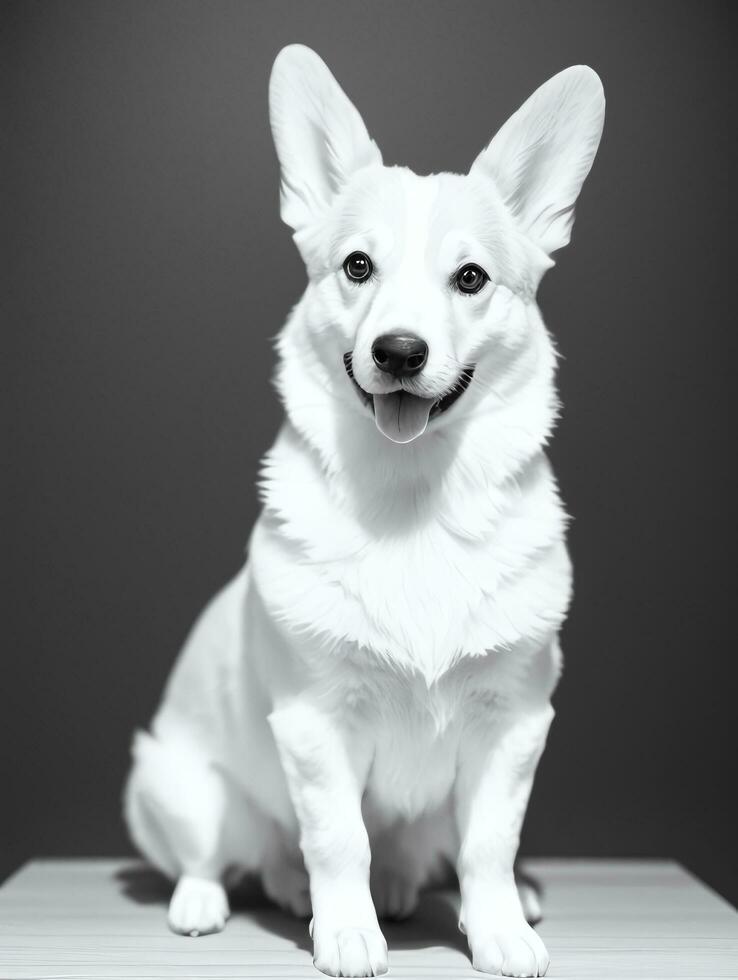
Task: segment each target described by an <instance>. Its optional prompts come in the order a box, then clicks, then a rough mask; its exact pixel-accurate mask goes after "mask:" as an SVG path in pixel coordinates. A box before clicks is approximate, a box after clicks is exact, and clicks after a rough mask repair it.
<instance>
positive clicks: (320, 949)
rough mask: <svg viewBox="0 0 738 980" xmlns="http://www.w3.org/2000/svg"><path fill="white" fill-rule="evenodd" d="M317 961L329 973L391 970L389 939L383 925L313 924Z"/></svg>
mask: <svg viewBox="0 0 738 980" xmlns="http://www.w3.org/2000/svg"><path fill="white" fill-rule="evenodd" d="M311 932H312V935H313V943H314V951H313V963H314V964H315V967H316V969H318V970H320V972H321V973H327V974H328V976H329V977H379V976H382V974H384V973H386V972H387V943H386V941H385V938H384V936H383V935H382V933H381V932H380V931H379V929H357V928H352V927H348V928H344V929H339V930H338V932H330V931H323V930H321V929H317V928H313V924H312V923H311Z"/></svg>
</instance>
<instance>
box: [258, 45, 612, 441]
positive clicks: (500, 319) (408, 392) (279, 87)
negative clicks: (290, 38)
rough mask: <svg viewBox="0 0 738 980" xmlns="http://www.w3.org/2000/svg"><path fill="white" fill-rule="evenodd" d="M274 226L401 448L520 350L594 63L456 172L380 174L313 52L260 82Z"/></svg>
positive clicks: (328, 356)
mask: <svg viewBox="0 0 738 980" xmlns="http://www.w3.org/2000/svg"><path fill="white" fill-rule="evenodd" d="M270 111H271V122H272V130H273V133H274V138H275V143H276V147H277V152H278V155H279V159H280V163H281V167H282V194H281V200H282V217H283V219H284V220H285V222H286V223H287V224H289V225H290V226H291V227H292V228H293V230H294V233H295V234H294V237H295V241H296V242H297V245H298V248H299V249H300V252H301V254H302V256H303V259H304V261H305V265H306V268H307V272H308V276H309V279H310V294H309V298H310V307H311V310H312V311H313V316H311V318H310V322H311V324H312V327H311V346H312V349H313V352H314V354H315V356H316V357H317V358H318V359H319V360H320V361H321V363H322V364H323V365H324V366H325V367H326V368H327V369H328V370H329V371H336V372H341V373H343V374H344V377H343V380H342V384H344V385H345V386H351V387H353V389H354V391H355V395H356V405H357V406H360V407H361V408H362V410H363V411H364V412H366V413H367V414H371V413H373V415H374V418H375V421H376V424H377V427H378V428H379V430H380V431H381V432H382V433H383V434H384V435H385V436H387V438H389V439H391V440H392V441H393V442H397V443H407V442H411V441H413V440H414V439H416V438H418V437H419V436H420V435H422V433H423V432H425V430H426V429H427V428H428V426H429V425H431V426H434V425H442V424H444V423H445V422H447V421H448V419H451V418H453V415H454V412H458V408H456V406H457V404H458V403H459V402H460V401H461V400H462V399H463V398H464V395H465V393H466V392H467V390H468V389H469V388H470V387H471V386H472V385H473V384H474V383H475V379H476V383H477V386H479V385H480V382H481V384H483V386H484V388H485V389H489V388H490V387H493V386H494V382H495V376H496V374H499V373H500V372H503V371H506V370H509V367H510V358H511V357H514V356H515V353H516V352H518V351H519V352H521V354H522V352H523V350H524V348H525V340H526V331H525V324H526V318H525V317H524V316H522V317H521V316H511V310H512V308H513V307H514V306H515V305H516V304H525V303H528V302H530V301H532V300H533V299H534V297H535V291H536V288H537V285H538V282H539V281H540V278H541V275H542V274H543V272H544V271H545V270H546V269H547V268H548V267H550V266H551V265H552V261H551V259H550V258H549V256H550V253H551V252H553V251H554V250H555V249H557V248H560V247H561V246H563V245H565V244H566V243H567V242H568V240H569V233H570V229H571V224H572V220H573V208H574V203H575V201H576V198H577V195H578V193H579V190H580V188H581V186H582V183H583V181H584V178H585V177H586V175H587V173H588V172H589V169H590V167H591V165H592V161H593V159H594V155H595V153H596V150H597V146H598V143H599V138H600V134H601V131H602V123H603V117H604V98H603V95H602V86H601V84H600V82H599V79H598V78H597V75H596V74H595V73H594V72H593V71H592V70H591V69H589V68H584V67H578V68H571V69H568V70H567V71H565V72H562V73H561V74H559V75H557V76H555V77H554V78H553V79H551V80H550V81H549V82H547V83H546V84H545V85H543V86H542V87H541V88H540V89H538V91H537V92H536V93H535V94H534V95H533V96H532V97H531V98H530V99H529V100H528V101H527V102H526V103H525V104H524V106H523V107H522V108H521V109H520V110H519V111H518V112H517V113H516V114H515V115H514V116H513V117H512V118H511V119H510V120H509V121H508V122H507V123H506V124H505V126H503V127H502V129H501V130H500V131H499V132H498V134H497V135H496V136H495V138H494V139H493V140H492V142H491V143H490V144H489V146H488V147H487V148H486V149H485V150H483V151H482V153H481V154H480V155H479V156H478V157H477V159H476V160H475V161H474V163H473V165H472V167H471V169H470V171H469V173H468V174H466V175H463V176H462V175H458V174H434V175H431V176H425V177H421V176H418V175H416V174H414V173H412V172H411V171H410V170H408V169H405V168H399V167H385V166H383V165H382V160H381V156H380V153H379V150H378V148H377V146H376V144H375V143H374V142H373V141H372V140H371V139H370V137H369V135H368V134H367V131H366V128H365V126H364V124H363V122H362V120H361V117H360V116H359V114H358V112H357V111H356V109H355V108H354V106H353V105H352V104H351V103H350V102H349V100H348V98H347V97H346V95H345V94H344V93H343V91H342V90H341V88H340V87H339V86H338V84H337V82H336V81H335V79H334V78H333V76H332V75H331V74H330V72H329V71H328V69H327V67H326V66H325V65H324V64H323V62H322V61H321V60H320V58H318V56H317V55H316V54H315V53H314V52H313V51H311V50H309V49H308V48H304V47H302V46H299V45H293V46H290V47H288V48H285V49H284V50H283V51H282V52H281V53H280V54H279V56H278V58H277V60H276V62H275V65H274V70H273V72H272V79H271V84H270Z"/></svg>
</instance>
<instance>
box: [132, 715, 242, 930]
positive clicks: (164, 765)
mask: <svg viewBox="0 0 738 980" xmlns="http://www.w3.org/2000/svg"><path fill="white" fill-rule="evenodd" d="M133 757H134V764H133V768H132V770H131V774H130V777H129V779H128V783H127V785H126V788H125V792H124V812H125V818H126V821H127V823H128V827H129V831H130V834H131V838H132V840H133V842H134V843H135V844H136V846H137V847H138V848H139V850H140V851H141V852H142V853H143V855H144V856H145V857H146V858H147V859H148V860H149V861H150V862H151V863H152V864H153V865H154V866H155V867H157V868H158V869H159V870H160V871H162V872H164V874H166V875H167V876H168V877H169V878H172V879H173V880H175V881H176V882H177V885H176V888H175V889H174V894H173V895H172V899H171V902H170V905H169V925H170V927H171V928H172V929H173V931H174V932H179V933H182V934H184V935H203V934H205V933H209V932H218V931H219V930H221V929H222V928H223V926H224V925H225V921H226V919H227V918H228V915H229V905H228V897H227V895H226V892H225V888H224V887H223V875H224V872H225V871H226V869H227V868H228V866H229V865H231V864H233V863H236V862H238V863H239V864H240V865H242V866H244V867H249V866H255V865H256V863H257V862H258V853H257V849H258V846H259V840H260V837H261V834H260V832H259V831H260V827H259V826H258V825H259V823H260V820H259V818H258V815H257V814H256V813H255V812H253V811H254V808H253V807H252V806H250V804H249V803H248V801H247V800H246V798H245V797H244V796H243V795H242V794H240V792H239V791H238V790H237V789H236V788H235V787H234V786H233V785H232V784H231V783H230V782H229V781H228V778H227V777H226V775H225V774H224V773H222V772H221V771H219V770H218V769H216V768H215V767H214V766H213V765H211V764H210V763H209V761H208V760H207V758H205V757H204V756H203V754H202V753H201V752H200V751H199V750H198V749H197V748H196V747H195V746H193V744H192V743H191V742H190V741H189V740H184V739H183V740H181V741H179V740H177V739H176V738H171V737H167V738H166V739H162V740H160V739H158V738H156V737H155V736H152V735H148V734H145V733H142V732H140V733H138V734H137V735H136V737H135V739H134V743H133ZM250 811H251V812H250ZM250 831H253V832H250Z"/></svg>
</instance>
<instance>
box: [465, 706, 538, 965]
mask: <svg viewBox="0 0 738 980" xmlns="http://www.w3.org/2000/svg"><path fill="white" fill-rule="evenodd" d="M552 718H553V709H552V708H551V706H550V704H549V703H548V702H545V703H540V704H538V705H531V704H526V705H522V706H516V707H515V708H514V709H509V711H507V712H506V713H505V714H504V715H503V716H501V717H498V718H497V719H496V720H495V721H493V722H482V721H477V722H476V723H475V724H474V725H473V726H471V727H470V728H469V730H468V731H467V732H466V735H465V739H464V742H463V743H462V746H461V758H460V766H459V773H458V777H457V784H456V812H457V820H458V824H459V838H460V843H461V846H460V850H459V860H458V873H459V882H460V884H461V915H460V922H459V924H460V926H461V927H462V928H463V930H464V931H465V932H466V935H467V938H468V940H469V948H470V950H471V954H472V960H473V963H474V967H475V968H476V969H477V970H481V971H482V972H484V973H495V974H503V975H505V976H517V977H536V976H541V977H542V976H543V975H544V974H545V972H546V970H547V968H548V953H547V952H546V948H545V946H544V945H543V942H542V940H541V939H540V937H539V936H538V935H537V933H536V932H535V931H534V930H533V929H532V928H531V927H530V926H529V925H528V923H527V922H526V921H525V916H524V914H523V910H522V908H521V905H520V900H519V898H518V892H517V889H516V886H515V878H514V874H513V864H514V861H515V856H516V853H517V849H518V842H519V839H520V829H521V826H522V823H523V817H524V816H525V809H526V806H527V804H528V797H529V795H530V790H531V786H532V784H533V776H534V774H535V770H536V766H537V764H538V760H539V758H540V755H541V752H542V751H543V747H544V744H545V741H546V735H547V732H548V728H549V725H550V723H551V719H552Z"/></svg>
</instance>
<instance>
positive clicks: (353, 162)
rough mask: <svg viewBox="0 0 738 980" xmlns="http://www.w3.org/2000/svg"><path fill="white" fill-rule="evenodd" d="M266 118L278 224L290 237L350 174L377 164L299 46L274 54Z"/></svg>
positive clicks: (372, 149)
mask: <svg viewBox="0 0 738 980" xmlns="http://www.w3.org/2000/svg"><path fill="white" fill-rule="evenodd" d="M269 118H270V121H271V126H272V135H273V137H274V144H275V146H276V148H277V156H278V157H279V162H280V165H281V168H282V184H281V213H282V220H283V221H284V222H286V224H288V225H290V227H291V228H293V230H294V231H296V232H299V231H300V230H302V229H303V228H304V227H305V226H306V225H308V224H309V223H310V222H312V221H314V220H315V219H316V218H317V217H319V216H320V213H321V211H323V209H324V208H325V207H326V206H327V205H328V204H330V201H331V199H332V198H333V196H334V194H335V193H336V192H337V191H338V190H339V189H340V188H341V186H342V185H343V184H344V182H345V181H346V180H347V179H348V178H349V177H350V176H351V174H353V173H355V172H356V171H357V170H359V169H360V168H361V167H365V166H367V164H371V163H378V164H381V162H382V156H381V154H380V152H379V149H378V147H377V145H376V143H375V142H374V141H373V140H372V139H370V138H369V134H368V133H367V131H366V126H365V125H364V123H363V121H362V118H361V116H360V115H359V113H358V112H357V111H356V109H355V108H354V106H353V105H352V104H351V102H350V101H349V99H348V98H347V96H346V94H345V93H344V91H343V89H342V88H341V86H340V85H339V84H338V82H337V81H336V80H335V78H334V77H333V75H331V73H330V71H329V70H328V68H327V67H326V65H325V63H324V62H323V61H322V60H321V59H320V58H319V57H318V55H317V54H316V53H315V52H314V51H311V50H310V48H306V47H304V45H302V44H290V45H289V46H288V47H286V48H283V49H282V50H281V51H280V52H279V54H278V55H277V58H276V61H275V62H274V67H273V68H272V75H271V79H270V81H269Z"/></svg>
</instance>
